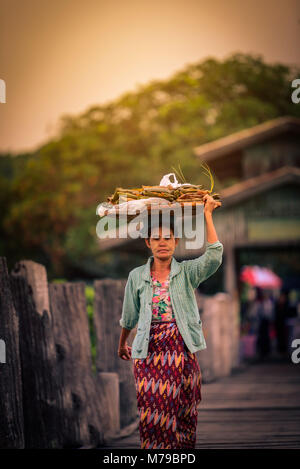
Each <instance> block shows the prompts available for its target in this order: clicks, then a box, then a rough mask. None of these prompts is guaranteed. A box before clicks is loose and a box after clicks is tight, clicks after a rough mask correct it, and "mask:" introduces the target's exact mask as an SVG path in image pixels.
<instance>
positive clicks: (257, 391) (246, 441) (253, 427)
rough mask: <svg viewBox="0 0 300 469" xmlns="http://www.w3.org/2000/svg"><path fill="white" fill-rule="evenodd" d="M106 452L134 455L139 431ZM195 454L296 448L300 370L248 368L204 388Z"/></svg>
mask: <svg viewBox="0 0 300 469" xmlns="http://www.w3.org/2000/svg"><path fill="white" fill-rule="evenodd" d="M109 448H111V449H112V448H136V449H139V448H140V440H139V433H138V428H136V430H135V431H134V432H133V433H132V434H131V435H129V436H126V437H124V438H120V439H116V440H114V441H111V442H109V444H108V445H107V446H105V449H109ZM196 448H300V364H298V365H297V364H293V363H292V362H287V361H284V362H283V361H278V360H275V361H274V360H273V361H269V362H267V363H258V364H252V365H248V366H247V367H246V368H245V369H244V370H243V371H241V372H239V373H236V374H233V375H231V376H229V377H226V378H222V379H219V380H218V381H215V382H212V383H204V384H203V385H202V402H201V403H200V405H199V407H198V426H197V443H196Z"/></svg>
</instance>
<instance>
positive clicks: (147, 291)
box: [118, 194, 223, 449]
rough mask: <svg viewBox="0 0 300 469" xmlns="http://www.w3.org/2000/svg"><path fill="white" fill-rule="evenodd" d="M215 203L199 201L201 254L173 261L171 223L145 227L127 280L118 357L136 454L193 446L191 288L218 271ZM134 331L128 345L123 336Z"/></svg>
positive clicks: (196, 334) (199, 345)
mask: <svg viewBox="0 0 300 469" xmlns="http://www.w3.org/2000/svg"><path fill="white" fill-rule="evenodd" d="M219 204H220V203H219V202H217V201H215V200H214V199H213V198H212V197H211V196H210V195H208V194H207V195H206V196H205V197H204V214H205V220H206V235H207V242H206V252H205V253H204V254H203V255H202V256H200V257H198V258H196V259H193V260H187V261H182V262H177V261H176V259H175V258H174V257H173V253H174V250H175V247H176V245H177V244H178V241H179V239H178V238H175V237H174V224H173V223H171V226H170V225H168V226H167V225H165V226H164V224H163V223H161V220H160V223H159V224H158V226H149V230H148V237H147V238H146V239H145V242H146V245H147V246H148V248H149V249H151V252H152V255H151V256H150V257H149V258H148V261H147V263H146V264H145V265H143V266H140V267H136V268H135V269H133V270H132V271H131V272H130V273H129V276H128V280H127V283H126V287H125V295H124V301H123V308H122V317H121V319H120V325H121V326H122V332H121V336H120V342H119V350H118V355H119V357H120V358H122V359H123V360H130V359H132V360H133V373H134V378H135V384H136V395H137V407H138V410H139V419H140V420H139V433H140V440H141V448H142V449H179V448H181V449H182V448H195V444H196V429H197V417H198V411H197V406H198V404H199V402H200V401H201V398H202V397H201V383H202V377H201V370H200V367H199V363H198V360H197V357H196V355H195V352H196V351H197V350H203V349H205V348H206V343H205V339H204V336H203V332H202V321H201V319H200V316H199V310H198V306H197V302H196V297H195V293H194V290H195V288H197V287H198V285H199V284H200V283H201V282H203V281H204V280H206V279H207V278H209V277H210V276H211V275H213V273H215V272H216V270H217V269H218V268H219V266H220V265H221V262H222V253H223V245H222V243H220V241H219V240H218V237H217V234H216V230H215V227H214V224H213V220H212V212H213V210H214V209H215V208H216V207H217V206H218V205H219ZM136 325H137V333H136V336H135V338H134V341H133V343H132V347H129V346H128V345H127V342H126V341H127V338H128V335H129V333H130V331H131V330H132V329H133V328H134V327H135V326H136Z"/></svg>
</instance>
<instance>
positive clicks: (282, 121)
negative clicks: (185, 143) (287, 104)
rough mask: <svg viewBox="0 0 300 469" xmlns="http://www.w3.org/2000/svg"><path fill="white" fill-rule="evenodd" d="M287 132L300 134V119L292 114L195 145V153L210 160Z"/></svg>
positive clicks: (205, 159) (203, 158) (202, 158)
mask: <svg viewBox="0 0 300 469" xmlns="http://www.w3.org/2000/svg"><path fill="white" fill-rule="evenodd" d="M286 132H293V133H296V134H299V135H300V119H299V118H297V117H290V116H285V117H278V118H277V119H273V120H270V121H267V122H264V123H263V124H258V125H255V126H254V127H251V128H250V129H244V130H241V131H239V132H235V133H233V134H230V135H228V136H227V137H223V138H219V139H217V140H214V141H213V142H209V143H205V144H204V145H200V146H199V147H195V148H194V153H195V154H196V155H197V156H198V157H199V158H200V159H201V160H204V161H206V162H208V161H212V160H215V159H217V158H220V157H222V156H224V155H227V154H228V153H231V152H233V151H238V150H241V149H243V148H246V147H248V146H250V145H253V144H255V143H259V142H261V141H264V140H267V139H269V138H271V137H273V136H278V135H280V134H283V133H286Z"/></svg>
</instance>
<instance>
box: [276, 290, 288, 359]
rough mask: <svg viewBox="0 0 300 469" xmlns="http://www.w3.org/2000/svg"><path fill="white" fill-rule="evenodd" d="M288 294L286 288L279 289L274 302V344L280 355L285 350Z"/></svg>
mask: <svg viewBox="0 0 300 469" xmlns="http://www.w3.org/2000/svg"><path fill="white" fill-rule="evenodd" d="M288 307H289V305H288V295H287V292H286V290H281V292H280V295H279V297H278V299H277V302H276V304H275V321H274V322H275V330H276V346H277V352H278V353H279V354H280V355H285V354H286V352H287V331H286V319H287V317H288Z"/></svg>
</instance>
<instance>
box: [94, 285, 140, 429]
mask: <svg viewBox="0 0 300 469" xmlns="http://www.w3.org/2000/svg"><path fill="white" fill-rule="evenodd" d="M125 284H126V280H123V279H122V280H114V279H104V280H96V281H95V282H94V288H95V302H94V324H95V331H96V337H97V359H96V366H97V370H98V371H99V372H102V371H105V372H116V373H118V376H119V383H120V393H119V395H120V402H119V404H118V405H120V425H121V428H122V427H125V426H127V425H129V424H130V423H132V422H133V421H134V420H135V418H136V416H137V415H138V410H137V402H136V390H135V381H134V376H133V362H132V360H128V361H126V360H122V359H121V358H120V357H119V356H118V345H119V339H120V333H121V326H120V324H119V320H120V318H121V312H122V304H123V298H124V290H125ZM135 332H136V331H135V330H134V331H132V332H131V334H130V336H129V338H128V345H132V341H133V338H134V333H135Z"/></svg>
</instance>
